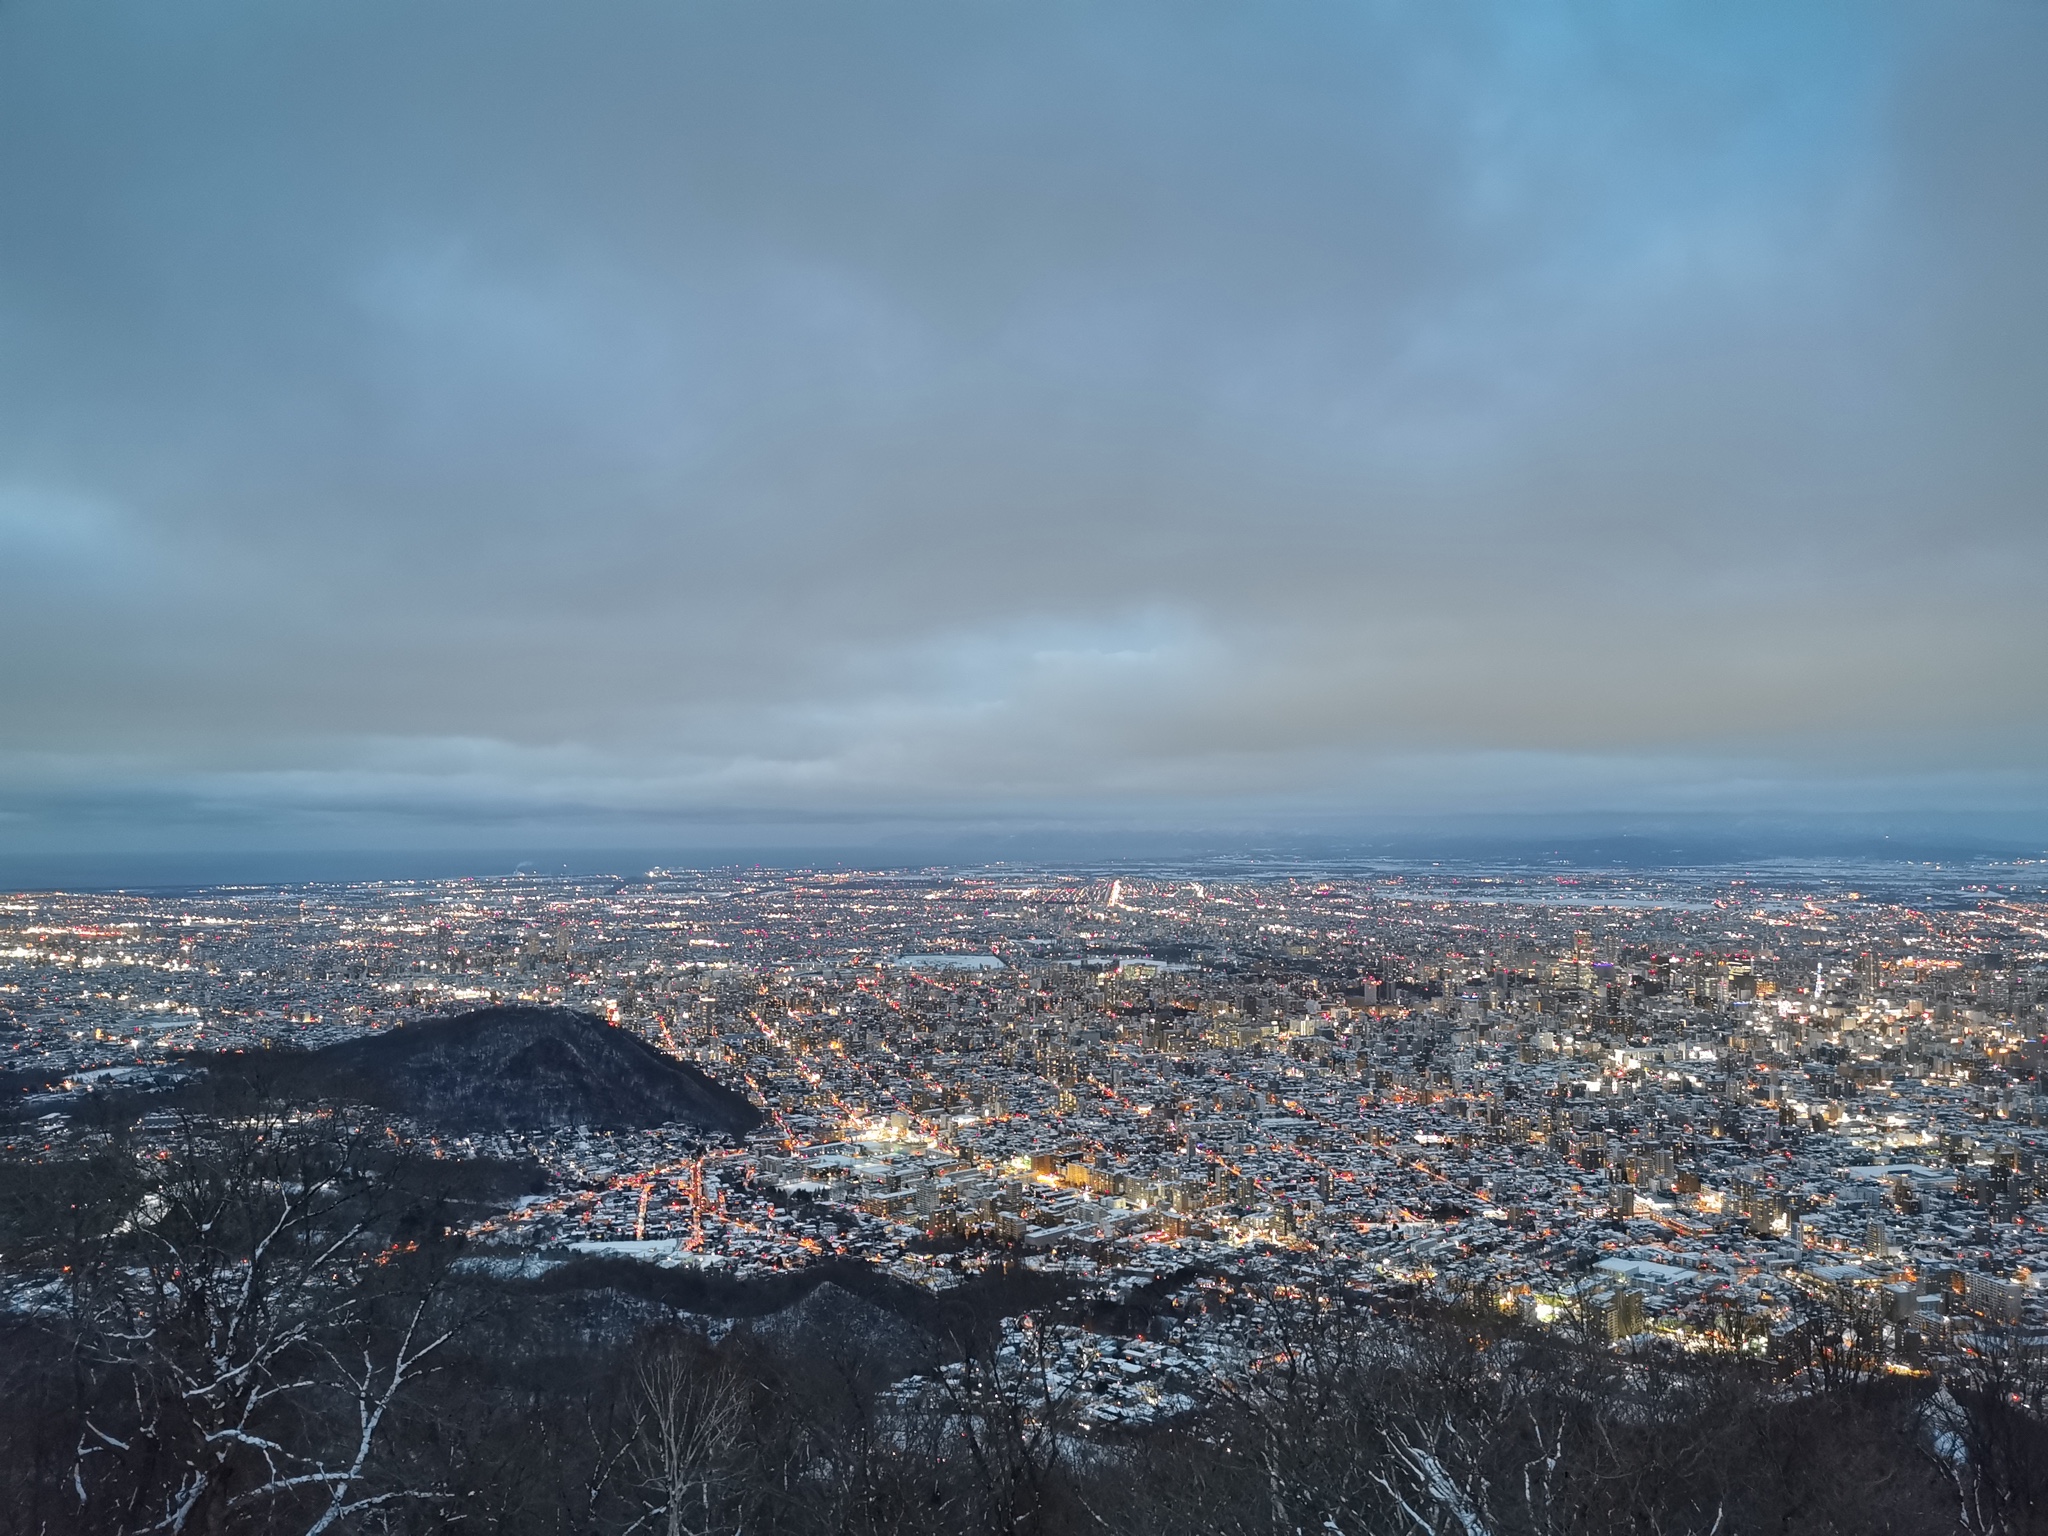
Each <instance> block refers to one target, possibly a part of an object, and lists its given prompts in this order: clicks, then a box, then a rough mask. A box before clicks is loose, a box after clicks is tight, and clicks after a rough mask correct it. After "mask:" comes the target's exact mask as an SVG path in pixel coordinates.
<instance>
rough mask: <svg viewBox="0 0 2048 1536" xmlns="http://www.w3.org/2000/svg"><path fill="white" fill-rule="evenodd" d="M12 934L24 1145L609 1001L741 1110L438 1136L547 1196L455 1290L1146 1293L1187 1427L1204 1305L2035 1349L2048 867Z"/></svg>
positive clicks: (501, 1227)
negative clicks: (1251, 1288)
mask: <svg viewBox="0 0 2048 1536" xmlns="http://www.w3.org/2000/svg"><path fill="white" fill-rule="evenodd" d="M1852 882H1853V883H1852ZM1859 887H1860V888H1859ZM5 918H6V924H7V927H6V932H5V937H4V940H0V942H4V946H5V947H4V950H0V954H4V957H5V958H4V965H5V970H4V972H0V975H4V978H5V979H4V988H5V990H4V992H0V1000H4V1007H5V1018H6V1021H7V1026H8V1035H9V1037H10V1038H9V1039H8V1051H9V1057H8V1061H9V1066H10V1068H11V1076H12V1079H13V1081H14V1083H15V1084H16V1085H17V1086H16V1089H15V1091H16V1094H17V1095H18V1096H19V1097H20V1098H21V1099H23V1100H25V1101H26V1102H25V1103H23V1104H22V1106H21V1108H20V1110H19V1111H18V1112H19V1113H23V1114H26V1115H28V1116H29V1118H31V1119H32V1118H33V1116H34V1115H35V1114H36V1113H44V1114H49V1115H51V1116H53V1117H56V1118H54V1119H53V1120H52V1121H51V1123H52V1124H57V1123H59V1122H60V1121H61V1119H62V1115H63V1114H64V1113H68V1112H70V1111H72V1110H74V1109H75V1108H76V1107H77V1104H78V1103H79V1101H80V1099H81V1097H84V1096H90V1095H92V1094H94V1093H101V1092H107V1091H111V1090H115V1089H117V1088H120V1087H126V1088H129V1089H134V1088H138V1087H146V1086H148V1085H151V1084H159V1085H161V1084H168V1083H171V1082H173V1081H175V1080H176V1079H177V1078H178V1077H179V1075H180V1073H181V1072H182V1071H183V1070H184V1068H183V1067H182V1066H181V1063H184V1062H186V1061H187V1060H188V1059H189V1058H190V1057H191V1054H192V1053H193V1052H195V1051H223V1050H225V1051H260V1050H272V1049H281V1048H305V1047H313V1046H318V1045H321V1044H327V1043H332V1042H334V1041H337V1040H341V1039H346V1038H351V1037H354V1036H357V1035H360V1034H362V1033H364V1032H375V1031H382V1030H389V1029H392V1028H395V1027H398V1026H400V1025H402V1024H404V1023H405V1022H406V1021H408V1020H415V1019H420V1018H425V1017H429V1016H434V1015H440V1014H449V1013H457V1012H462V1011H465V1010H468V1009H473V1008H477V1007H482V1006H488V1005H491V1004H494V1003H514V1002H524V1003H544V1004H551V1005H559V1006H562V1007H566V1008H573V1009H579V1010H584V1011H588V1012H591V1013H595V1014H597V1015H600V1016H602V1017H603V1018H605V1019H606V1020H608V1021H610V1022H611V1023H613V1024H615V1025H616V1026H617V1027H619V1028H621V1029H626V1030H631V1031H634V1032H636V1033H638V1034H640V1035H641V1036H643V1037H644V1038H646V1039H647V1040H648V1041H649V1042H651V1043H653V1044H655V1045H657V1046H658V1047H659V1048H660V1049H662V1050H663V1051H666V1052H669V1053H673V1054H675V1055H677V1056H680V1057H682V1058H685V1059H688V1060H690V1061H693V1062H695V1063H698V1064H700V1065H701V1066H702V1067H704V1068H705V1069H706V1070H707V1071H709V1072H710V1073H711V1074H713V1075H714V1076H716V1077H718V1078H720V1079H721V1080H724V1081H726V1082H729V1083H731V1084H733V1085H735V1086H740V1085H744V1087H745V1089H746V1091H747V1092H748V1093H749V1095H750V1096H751V1097H752V1098H753V1099H754V1100H755V1101H756V1103H757V1104H758V1105H759V1106H760V1107H761V1108H762V1109H763V1110H764V1111H765V1112H766V1117H767V1118H766V1119H765V1120H764V1122H763V1124H762V1126H761V1128H760V1129H759V1130H758V1131H757V1132H755V1133H754V1134H752V1135H751V1136H749V1137H746V1138H744V1139H743V1140H737V1141H735V1140H731V1139H726V1140H719V1139H716V1138H709V1139H707V1138H700V1137H698V1136H696V1135H694V1134H693V1133H692V1132H691V1131H690V1130H689V1128H688V1127H674V1126H672V1127H668V1128H664V1129H656V1130H646V1131H616V1132H605V1131H597V1130H591V1129H577V1130H573V1131H564V1132H560V1133H506V1134H505V1135H504V1136H502V1137H498V1138H495V1139H494V1138H489V1137H486V1138H482V1139H478V1138H474V1137H470V1138H456V1139H453V1140H450V1141H449V1142H448V1144H447V1150H448V1152H449V1153H450V1154H454V1153H457V1152H460V1153H463V1154H467V1155H476V1154H479V1153H493V1152H494V1153H498V1154H509V1153H517V1154H519V1155H530V1156H531V1157H534V1158H536V1159H538V1160H539V1162H540V1163H541V1164H542V1165H543V1166H544V1167H545V1168H546V1170H547V1172H548V1174H549V1185H548V1188H547V1190H546V1191H545V1192H544V1193H541V1194H537V1195H532V1196H528V1197H525V1198H523V1199H522V1200H520V1201H519V1202H518V1203H517V1204H516V1205H514V1206H512V1207H510V1208H509V1209H506V1210H504V1211H502V1212H500V1213H497V1214H495V1215H492V1216H489V1217H487V1218H485V1219H483V1220H481V1221H479V1222H477V1223H476V1224H475V1225H474V1227H473V1228H472V1229H471V1230H470V1231H469V1232H468V1237H469V1239H470V1250H469V1251H470V1252H471V1254H472V1258H471V1259H470V1260H469V1261H467V1262H472V1263H479V1264H487V1265H495V1266H499V1267H501V1268H503V1267H506V1266H510V1267H511V1268H513V1269H515V1270H520V1271H523V1272H526V1273H534V1272H537V1271H539V1270H543V1269H545V1268H546V1267H547V1266H549V1265H552V1264H558V1263H562V1262H565V1261H567V1260H569V1259H571V1258H573V1257H576V1256H589V1255H602V1256H610V1257H620V1258H629V1259H632V1260H634V1261H637V1262H644V1263H649V1264H654V1265H658V1266H664V1267H669V1268H677V1267H682V1268H694V1269H704V1270H712V1271H716V1272H720V1273H724V1274H727V1275H730V1276H733V1277H735V1278H740V1279H745V1278H749V1277H759V1276H763V1275H766V1274H770V1273H773V1272H777V1271H785V1270H792V1269H801V1268H803V1267H805V1266H807V1265H810V1264H813V1263H815V1262H818V1261H819V1260H820V1259H822V1258H827V1257H831V1256H849V1257H853V1258H857V1259H860V1260H864V1261H869V1262H872V1263H874V1264H876V1265H879V1266H883V1267H885V1268H886V1269H887V1270H889V1271H890V1272H891V1273H893V1274H894V1275H896V1276H898V1277H900V1278H902V1279H905V1280H908V1281H910V1282H913V1283H915V1284H916V1285H919V1286H921V1287H926V1288H929V1289H933V1290H940V1291H943V1290H944V1289H945V1288H947V1287H949V1286H952V1285H957V1284H959V1283H960V1282H961V1280H962V1278H963V1276H967V1275H972V1274H974V1273H976V1272H977V1271H978V1270H980V1269H982V1268H984V1267H985V1266H987V1265H989V1264H991V1263H1013V1262H1017V1261H1019V1260H1021V1262H1022V1263H1023V1264H1024V1265H1026V1266H1029V1267H1033V1268H1039V1269H1044V1270H1047V1271H1052V1272H1056V1273H1058V1274H1060V1275H1062V1276H1064V1277H1066V1278H1068V1279H1070V1280H1072V1281H1074V1282H1075V1283H1077V1284H1078V1285H1080V1286H1081V1287H1082V1289H1083V1291H1084V1292H1085V1293H1086V1294H1090V1295H1095V1296H1098V1297H1100V1298H1102V1299H1103V1300H1104V1301H1105V1302H1114V1301H1115V1299H1116V1298H1118V1297H1120V1296H1126V1295H1128V1294H1129V1293H1130V1292H1131V1291H1132V1290H1133V1289H1134V1288H1140V1287H1152V1288H1153V1292H1152V1294H1153V1295H1154V1296H1155V1297H1158V1298H1160V1299H1164V1300H1168V1301H1169V1302H1170V1315H1171V1317H1172V1318H1173V1319H1174V1321H1172V1322H1171V1324H1170V1326H1167V1325H1162V1326H1158V1327H1155V1328H1154V1329H1153V1330H1152V1334H1153V1336H1151V1337H1149V1338H1147V1337H1140V1338H1136V1339H1131V1340H1126V1341H1125V1342H1126V1344H1128V1345H1129V1346H1130V1347H1131V1348H1134V1349H1136V1350H1138V1351H1139V1353H1138V1354H1137V1355H1136V1356H1134V1357H1132V1358H1130V1359H1127V1360H1125V1363H1124V1366H1123V1367H1121V1368H1120V1370H1121V1371H1122V1372H1123V1374H1117V1373H1112V1374H1111V1376H1110V1377H1108V1378H1105V1382H1106V1384H1105V1385H1104V1386H1103V1388H1102V1393H1103V1395H1102V1396H1101V1400H1100V1402H1099V1403H1098V1405H1097V1410H1096V1411H1097V1412H1098V1413H1099V1414H1100V1415H1101V1416H1102V1417H1103V1418H1104V1419H1114V1418H1118V1417H1128V1416H1132V1415H1135V1416H1137V1417H1138V1418H1139V1419H1143V1418H1145V1417H1147V1416H1148V1415H1151V1414H1155V1413H1157V1412H1159V1411H1161V1410H1160V1407H1159V1405H1160V1404H1161V1403H1165V1404H1167V1405H1168V1407H1173V1406H1175V1405H1179V1404H1183V1403H1184V1402H1185V1401H1186V1400H1187V1399H1186V1394H1187V1393H1188V1392H1189V1391H1190V1390H1193V1389H1192V1387H1191V1385H1190V1383H1191V1382H1192V1381H1193V1380H1194V1376H1191V1375H1190V1374H1189V1371H1188V1369H1187V1367H1186V1364H1185V1362H1186V1361H1187V1360H1188V1359H1190V1358H1195V1357H1201V1358H1204V1359H1207V1360H1208V1361H1209V1365H1208V1367H1207V1368H1206V1369H1208V1370H1211V1371H1213V1370H1214V1369H1216V1368H1217V1367H1216V1358H1217V1356H1216V1352H1217V1351H1218V1350H1220V1349H1221V1348H1222V1345H1221V1344H1220V1342H1219V1341H1217V1340H1215V1339H1210V1338H1207V1337H1206V1336H1205V1331H1204V1327H1203V1321H1202V1320H1203V1316H1204V1311H1203V1306H1202V1300H1203V1295H1204V1290H1205V1288H1208V1289H1213V1288H1214V1287H1216V1286H1218V1285H1224V1286H1228V1285H1229V1284H1231V1283H1232V1280H1233V1278H1236V1279H1242V1278H1243V1277H1245V1276H1247V1275H1254V1276H1262V1277H1267V1278H1272V1277H1285V1276H1288V1275H1289V1274H1291V1273H1295V1272H1299V1273H1301V1274H1303V1275H1313V1276H1317V1277H1321V1278H1322V1279H1324V1280H1325V1281H1328V1280H1330V1279H1331V1278H1332V1277H1334V1278H1335V1279H1336V1280H1337V1281H1339V1282H1341V1283H1342V1284H1345V1285H1349V1286H1352V1287H1357V1288H1362V1289H1366V1290H1371V1291H1383V1292H1387V1293H1390V1294H1400V1293H1413V1292H1416V1291H1421V1292H1425V1293H1431V1294H1440V1295H1443V1296H1446V1297H1455V1298H1463V1299H1467V1300H1476V1301H1479V1302H1481V1303H1482V1304H1484V1305H1487V1306H1493V1307H1498V1308H1500V1309H1502V1310H1503V1311H1507V1312H1512V1313H1514V1314H1516V1315H1517V1316H1519V1317H1521V1318H1522V1319H1523V1320H1525V1321H1529V1322H1534V1323H1538V1324H1546V1325H1552V1326H1563V1325H1570V1326H1576V1327H1584V1326H1587V1325H1588V1320H1589V1319H1590V1320H1591V1325H1592V1326H1595V1327H1597V1328H1598V1329H1599V1330H1600V1331H1601V1332H1602V1333H1603V1334H1604V1336H1606V1337H1608V1338H1610V1339H1612V1340H1614V1341H1623V1340H1629V1339H1634V1338H1639V1337H1645V1336H1647V1337H1650V1338H1657V1339H1662V1340H1665V1341H1667V1342H1675V1343H1678V1344H1680V1345H1684V1346H1687V1347H1704V1346H1710V1345H1715V1346H1723V1347H1725V1346H1728V1345H1729V1344H1731V1342H1732V1343H1733V1345H1734V1346H1735V1347H1737V1348H1745V1349H1754V1350H1758V1351H1764V1350H1767V1349H1768V1348H1769V1347H1770V1344H1771V1340H1772V1338H1773V1335H1774V1333H1781V1332H1783V1331H1784V1330H1786V1329H1788V1328H1790V1327H1791V1326H1793V1325H1794V1324H1795V1323H1796V1322H1797V1321H1799V1320H1800V1319H1801V1318H1802V1317H1804V1315H1805V1308H1806V1306H1807V1305H1808V1304H1809V1303H1810V1302H1812V1301H1813V1300H1814V1299H1815V1298H1816V1297H1820V1298H1826V1297H1827V1296H1829V1295H1839V1296H1842V1297H1849V1298H1860V1299H1862V1300H1864V1301H1872V1300H1874V1301H1875V1302H1876V1303H1877V1304H1878V1305H1879V1306H1880V1307H1881V1309H1882V1314H1883V1316H1884V1318H1885V1319H1886V1326H1887V1328H1888V1329H1889V1330H1890V1332H1889V1334H1888V1346H1887V1354H1888V1358H1891V1359H1892V1360H1893V1361H1895V1362H1896V1363H1897V1364H1898V1366H1899V1368H1901V1369H1912V1368H1915V1367H1916V1366H1918V1365H1920V1364H1922V1363H1924V1362H1925V1361H1926V1360H1927V1359H1929V1358H1930V1357H1932V1356H1934V1355H1938V1354H1939V1353H1940V1352H1941V1351H1943V1350H1945V1349H1948V1348H1950V1347H1952V1345H1953V1341H1955V1340H1956V1339H1958V1338H1960V1337H1964V1336H1966V1335H1967V1334H1968V1332H1969V1330H1971V1329H1972V1328H1973V1327H1976V1326H1980V1325H1981V1323H1982V1321H1983V1320H1985V1319H1991V1320H1995V1321H1998V1322H2008V1323H2009V1322H2020V1321H2023V1320H2024V1322H2025V1323H2026V1324H2028V1325H2029V1326H2033V1327H2038V1326H2041V1325H2042V1324H2043V1323H2044V1322H2048V1311H2044V1309H2043V1292H2042V1286H2043V1285H2044V1284H2048V1232H2044V1229H2043V1226H2042V1222H2043V1220H2044V1211H2043V1207H2042V1205H2041V1204H2040V1196H2041V1194H2042V1192H2043V1181H2044V1179H2048V1163H2044V1161H2043V1153H2044V1149H2048V1142H2044V1137H2048V1129H2044V1126H2043V1120H2044V1110H2048V1100H2044V1099H2043V1098H2042V1097H2041V1096H2040V1095H2039V1093H2038V1088H2039V1084H2040V1081H2041V1079H2040V1077H2039V1075H2038V1074H2039V1069H2040V1067H2041V1052H2042V1050H2043V1045H2042V1040H2043V1036H2044V1035H2048V892H2044V888H2043V881H2042V876H2041V871H2040V868H2039V866H2037V865H2029V864H2018V865H2013V864H2004V865H1986V866H1982V867H1976V868H1970V867H1963V868H1960V869H1945V870H1944V869H1935V868H1931V867H1928V868H1920V867H1913V866H1899V867H1893V868H1889V869H1886V868H1862V869H1854V868H1849V869H1837V870H1823V871H1821V872H1819V873H1813V872H1807V873H1803V874H1795V873H1792V872H1788V871H1779V872H1775V873H1764V874H1753V873H1752V874H1744V875H1740V876H1737V875H1733V874H1730V873H1727V872H1715V871H1698V872H1670V873H1658V874H1626V873H1614V872H1604V873H1603V872H1593V871H1584V870H1575V871H1570V872H1566V873H1553V872H1547V871H1540V870H1536V871H1532V870H1519V871H1509V870H1495V871H1486V870H1479V869H1462V868H1458V869H1446V868H1445V867H1443V866H1441V865H1420V866H1409V867H1403V866H1392V867H1386V868H1382V869H1377V870H1352V871H1348V872H1345V873H1342V874H1335V873H1333V874H1330V875H1328V876H1327V877H1318V876H1315V875H1312V874H1305V873H1298V872H1297V873H1291V874H1267V875H1261V876H1257V877H1253V878H1246V877H1244V876H1242V875H1240V876H1239V877H1236V878H1213V879H1202V880H1196V879H1192V878H1167V877H1164V876H1139V877H1132V876H1129V875H1125V876H1121V877H1114V878H1111V877H1090V876H1086V875H1080V874H1058V873H1054V872H1049V871H1004V870H997V871H983V872H972V873H951V872H924V873H902V874H875V873H846V872H840V873H821V872H811V871H799V872H788V873H785V872H771V871H763V870H754V871H748V872H737V871H725V872H716V873H689V872H667V871H661V870H655V871H651V872H648V873H646V874H645V875H644V876H636V877H634V878H632V879H616V878H606V879H567V878H564V879H559V880H543V879H536V878H531V877H522V878H517V879H506V880H463V881H451V882H444V883H418V884H391V883H385V884H370V885H356V886H347V887H335V886H309V887H280V888H263V889H241V890H209V891H195V892H190V893H184V894H178V895H97V896H93V895H47V894H45V895H35V894H25V895H19V896H16V897H14V898H12V899H11V900H10V901H9V902H8V903H7V906H6V909H5ZM44 1106H48V1107H47V1108H44ZM411 1133H412V1134H421V1135H427V1134H431V1133H430V1131H428V1130H425V1129H420V1128H414V1130H413V1131H412V1132H411ZM1088 1347H1089V1348H1090V1349H1091V1350H1092V1351H1095V1352H1097V1353H1099V1351H1100V1349H1101V1348H1102V1347H1103V1342H1102V1341H1101V1340H1095V1341H1093V1342H1092V1343H1091V1344H1090V1345H1089V1346H1088ZM1190 1352H1192V1354H1191V1353H1190ZM1120 1358H1121V1357H1120ZM1176 1362H1180V1365H1179V1366H1178V1367H1177V1366H1176ZM1198 1374H1199V1373H1198Z"/></svg>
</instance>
